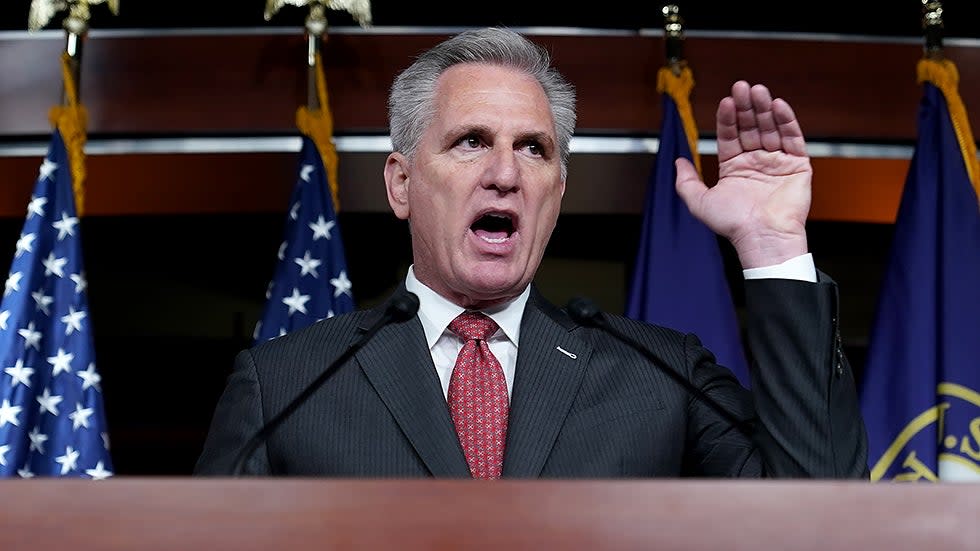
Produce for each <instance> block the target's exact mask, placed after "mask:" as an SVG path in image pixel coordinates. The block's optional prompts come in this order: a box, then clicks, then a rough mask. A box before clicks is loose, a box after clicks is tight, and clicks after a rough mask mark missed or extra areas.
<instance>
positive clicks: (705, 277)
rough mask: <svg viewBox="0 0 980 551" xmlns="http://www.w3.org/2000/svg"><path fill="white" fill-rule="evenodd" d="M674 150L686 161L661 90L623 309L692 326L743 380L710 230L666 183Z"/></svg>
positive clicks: (737, 335)
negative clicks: (658, 118)
mask: <svg viewBox="0 0 980 551" xmlns="http://www.w3.org/2000/svg"><path fill="white" fill-rule="evenodd" d="M678 157H685V158H687V159H689V160H692V162H693V155H692V153H691V147H690V145H689V142H688V137H687V134H686V133H685V130H684V121H683V119H682V115H681V113H680V112H679V110H678V107H677V103H675V101H674V99H673V98H672V97H671V96H670V95H669V94H666V93H664V94H663V123H662V127H661V130H660V147H659V148H658V150H657V156H656V159H655V161H654V165H653V172H652V174H651V176H650V181H649V184H648V187H647V192H646V201H645V205H644V209H643V228H642V233H641V235H640V246H639V251H638V252H637V255H636V265H635V267H634V270H633V277H632V281H631V283H630V288H629V294H628V298H627V307H626V316H627V317H630V318H633V319H638V320H643V321H647V322H650V323H656V324H659V325H664V326H667V327H672V328H674V329H677V330H679V331H684V332H690V333H695V334H696V335H697V336H698V337H699V338H700V339H701V341H702V342H703V343H704V344H705V346H707V348H708V349H710V350H711V351H712V352H714V354H715V356H716V357H717V359H718V363H720V364H722V365H724V366H726V367H728V368H730V369H731V370H732V371H733V372H734V373H735V376H736V377H738V379H739V381H740V382H741V383H742V385H744V386H746V387H747V386H748V385H749V375H748V368H747V364H746V360H745V352H744V350H743V347H742V340H741V332H740V331H739V324H738V318H737V317H736V315H735V306H734V303H733V302H732V296H731V292H730V290H729V287H728V281H727V279H726V277H725V269H724V263H723V261H722V257H721V251H720V249H719V247H718V241H717V237H716V236H715V234H714V232H712V231H711V230H710V229H709V228H708V227H707V226H705V225H704V224H703V223H702V222H701V221H699V220H697V219H696V218H694V216H693V215H692V214H691V212H690V211H689V210H688V208H687V205H685V204H684V202H683V200H681V198H680V196H679V195H678V194H677V191H676V190H675V188H674V182H675V180H676V178H677V171H676V169H675V168H674V159H676V158H678Z"/></svg>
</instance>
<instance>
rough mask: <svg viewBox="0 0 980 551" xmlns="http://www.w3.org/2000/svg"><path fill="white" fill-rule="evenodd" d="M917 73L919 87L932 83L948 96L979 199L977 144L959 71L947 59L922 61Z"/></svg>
mask: <svg viewBox="0 0 980 551" xmlns="http://www.w3.org/2000/svg"><path fill="white" fill-rule="evenodd" d="M916 73H917V75H918V82H919V84H922V83H923V82H931V83H932V84H933V85H935V86H936V88H939V90H940V91H942V93H943V95H944V96H946V105H947V107H948V108H949V118H950V119H951V122H952V124H953V129H954V130H955V131H956V140H957V141H958V142H959V144H960V151H961V152H962V153H963V162H964V163H965V164H966V173H967V174H968V175H969V177H970V183H972V184H973V190H974V191H975V192H977V196H978V197H980V182H978V177H980V163H978V161H977V143H976V142H975V141H974V140H973V133H972V132H971V131H970V120H969V119H968V118H967V116H966V107H965V106H964V105H963V100H962V99H961V98H960V93H959V92H958V91H957V87H958V86H959V83H960V73H959V71H957V69H956V64H954V63H953V62H952V61H950V60H948V59H928V58H923V59H920V60H919V65H918V67H917V71H916Z"/></svg>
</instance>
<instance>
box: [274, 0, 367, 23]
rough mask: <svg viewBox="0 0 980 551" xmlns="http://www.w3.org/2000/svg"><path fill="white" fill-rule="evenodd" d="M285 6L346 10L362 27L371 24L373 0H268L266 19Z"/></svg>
mask: <svg viewBox="0 0 980 551" xmlns="http://www.w3.org/2000/svg"><path fill="white" fill-rule="evenodd" d="M283 6H310V7H311V8H315V7H317V6H319V7H320V9H323V8H329V9H331V10H340V11H346V12H347V13H349V14H351V15H352V16H353V17H354V20H355V21H357V23H358V24H359V25H360V26H362V27H368V26H370V25H371V0H266V3H265V20H266V21H268V20H270V19H272V16H274V15H275V14H276V13H277V12H278V11H279V10H280V9H281V8H282V7H283Z"/></svg>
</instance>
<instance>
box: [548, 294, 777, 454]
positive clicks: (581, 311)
mask: <svg viewBox="0 0 980 551" xmlns="http://www.w3.org/2000/svg"><path fill="white" fill-rule="evenodd" d="M565 309H566V310H568V313H569V315H571V316H572V319H573V320H575V322H576V323H578V324H579V325H584V326H586V327H595V328H596V329H599V330H601V331H604V332H606V333H608V334H609V335H612V336H613V337H615V338H616V339H618V340H620V341H622V342H624V343H626V344H627V345H628V346H630V347H631V348H633V349H634V350H636V351H638V352H640V353H641V354H643V355H644V356H645V357H646V358H647V359H648V360H650V363H652V364H653V365H655V366H656V367H657V368H658V369H659V370H660V371H661V372H663V373H665V374H667V375H668V376H669V377H670V378H671V379H673V380H674V381H675V382H676V383H677V384H679V385H681V386H682V387H684V388H685V389H686V390H687V391H688V392H690V393H691V394H693V395H694V396H695V397H696V398H697V399H698V400H701V401H702V402H704V403H705V404H708V407H710V408H711V409H713V410H715V413H717V414H718V415H720V416H721V417H722V418H723V419H725V420H726V421H728V422H729V423H730V424H731V425H732V426H734V427H735V428H736V429H738V430H739V431H740V432H741V433H742V434H744V435H745V436H746V437H747V438H749V439H750V440H752V441H753V442H754V443H756V444H758V434H757V433H756V431H755V429H754V428H753V427H752V426H751V425H750V424H748V423H747V422H745V421H744V420H742V419H739V418H738V417H735V416H734V415H733V414H731V413H730V412H729V411H728V410H726V409H725V408H724V406H722V405H721V404H719V403H718V401H717V400H715V399H714V398H712V397H711V396H708V394H707V393H706V392H704V391H703V390H701V389H700V388H698V387H696V386H694V383H692V382H691V381H689V380H688V379H687V377H685V376H683V375H681V374H680V373H678V372H677V371H676V370H675V369H674V368H672V367H671V366H670V365H669V364H668V363H667V362H666V361H664V360H663V359H662V358H660V357H659V356H657V355H656V354H654V353H653V351H652V350H650V349H649V348H647V347H646V346H645V345H644V344H643V343H641V342H639V341H637V340H636V339H634V338H632V337H630V336H629V335H626V334H624V333H623V332H622V331H619V330H618V329H616V328H615V327H613V326H611V325H610V324H609V322H608V321H606V318H605V316H604V315H603V313H602V310H600V309H599V307H598V306H596V304H595V303H594V302H592V301H591V300H589V299H587V298H583V297H576V298H573V299H572V300H570V301H568V305H567V306H566V307H565ZM763 459H765V458H763Z"/></svg>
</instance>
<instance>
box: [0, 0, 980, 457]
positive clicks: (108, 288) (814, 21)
mask: <svg viewBox="0 0 980 551" xmlns="http://www.w3.org/2000/svg"><path fill="white" fill-rule="evenodd" d="M594 4H595V3H591V5H590V6H589V7H575V3H572V2H568V1H563V2H557V1H551V2H542V1H539V2H531V3H525V2H495V3H466V2H445V1H433V2H405V1H403V0H399V1H394V0H388V1H375V2H372V13H373V18H374V25H375V26H377V27H383V26H422V27H465V26H480V25H496V24H501V25H510V26H517V27H525V26H544V27H585V28H605V29H622V30H637V29H641V28H642V29H658V28H661V27H662V16H661V14H660V11H659V8H660V5H661V4H659V3H653V2H623V3H605V4H602V6H603V7H604V8H607V9H597V8H596V7H595V6H594ZM677 4H678V5H679V6H680V7H681V13H682V15H683V16H684V18H685V21H686V28H687V29H688V30H689V31H759V32H793V33H803V32H806V33H834V34H851V35H872V36H888V37H909V38H915V37H920V36H921V4H920V2H919V1H918V0H915V1H913V0H902V1H894V0H893V1H889V2H885V1H881V2H850V3H846V2H841V3H835V2H812V1H811V2H716V1H708V2H692V1H686V2H677ZM943 4H944V7H945V11H946V17H945V30H946V36H948V37H964V38H972V37H980V24H977V23H976V21H977V19H976V18H975V17H974V14H973V11H972V8H968V4H973V2H967V1H965V0H961V1H956V2H944V3H943ZM29 5H30V2H29V1H27V0H17V1H10V0H7V1H5V2H0V30H25V29H26V27H27V12H28V6H29ZM264 7H265V2H264V1H263V0H248V1H242V0H209V1H207V2H184V3H171V4H167V3H160V2H147V1H141V0H121V6H120V9H121V12H120V14H119V16H118V17H112V16H109V15H108V10H107V7H106V6H105V5H98V6H93V8H92V10H93V19H92V22H91V23H92V28H94V29H111V28H122V29H143V28H145V29H179V28H214V27H229V28H234V27H241V28H246V27H265V26H276V27H291V28H298V27H300V26H301V25H302V21H303V17H304V14H305V9H298V8H295V7H290V6H287V7H284V8H283V9H282V10H281V11H280V13H279V14H278V15H277V16H276V17H275V18H273V20H272V21H271V22H266V21H264V19H263V10H264ZM967 10H970V11H967ZM328 19H329V22H330V24H331V25H332V26H334V27H336V26H351V25H354V23H353V22H352V20H351V18H350V17H349V16H348V15H347V14H345V13H342V12H329V13H328ZM58 26H59V21H58V20H55V21H53V22H52V23H51V24H49V25H48V28H53V29H56V28H58ZM0 78H2V75H0ZM965 99H966V101H967V103H969V101H970V98H965ZM34 138H37V139H42V138H43V136H36V137H34ZM39 162H40V161H39ZM25 204H26V199H25ZM283 208H284V209H285V205H283ZM283 212H285V210H284V211H283ZM22 224H23V219H20V218H16V219H0V263H7V262H9V257H7V256H6V255H7V254H10V253H12V251H13V250H14V242H15V241H16V238H17V236H18V235H19V233H20V227H21V225H22ZM282 224H283V215H282V214H278V213H274V214H221V215H214V214H199V215H162V216H96V217H86V218H85V219H83V222H82V232H83V235H84V238H83V247H84V255H85V264H86V269H87V274H88V281H89V301H90V316H91V319H92V324H93V325H92V326H93V327H94V331H95V338H96V354H97V358H98V365H99V370H100V372H101V374H102V377H103V382H102V387H103V392H104V396H105V404H106V412H107V415H108V418H109V432H110V437H111V440H112V442H113V452H112V453H113V460H114V462H115V468H116V472H117V473H118V474H125V475H144V474H153V475H185V474H189V473H190V471H191V469H192V467H193V463H194V461H195V460H196V457H197V454H198V453H199V451H200V446H201V443H202V441H203V438H204V434H205V431H206V429H207V423H208V421H209V420H210V416H211V412H212V410H213V407H214V404H215V401H216V400H217V397H218V395H219V394H220V392H221V388H222V386H223V384H224V380H225V377H226V376H227V373H228V372H229V370H230V368H231V363H232V359H233V357H234V355H235V353H236V352H237V351H239V350H240V349H242V348H244V347H247V346H249V345H250V343H251V332H252V329H253V326H254V323H255V320H256V319H257V315H258V312H259V310H260V309H261V306H262V300H263V299H262V297H263V295H264V291H265V288H266V285H267V283H268V279H269V277H270V276H271V274H272V271H273V267H274V262H275V254H274V251H276V250H277V248H278V245H279V243H280V240H281V237H282V236H281V229H282ZM640 224H641V220H640V217H639V216H637V215H623V214H616V215H563V216H562V218H561V220H560V221H559V225H558V228H557V230H556V232H555V234H554V237H553V240H552V242H551V244H550V246H549V248H548V252H547V257H546V262H545V265H544V266H543V270H549V271H550V272H551V273H552V274H554V273H558V272H561V271H562V270H565V269H566V268H567V267H569V266H572V267H574V269H573V270H567V273H566V274H565V276H564V277H565V279H567V283H565V285H567V286H568V288H575V287H581V288H586V289H588V288H594V287H598V286H601V285H608V284H609V283H610V281H609V278H612V281H611V283H612V284H613V285H619V286H620V287H625V286H626V283H627V277H628V276H627V274H629V273H630V272H631V266H630V261H629V260H625V261H624V259H631V258H632V257H633V256H634V254H635V250H636V247H637V241H638V238H639V232H640ZM340 227H341V228H342V232H343V235H344V238H345V243H346V244H347V260H348V266H349V275H350V279H351V280H352V281H353V282H354V293H355V299H357V301H358V303H359V305H360V306H368V305H370V304H372V303H374V302H376V301H377V300H379V298H380V297H382V296H384V294H385V293H387V291H388V290H389V289H391V288H392V287H393V286H394V285H395V284H397V282H398V279H399V278H400V277H401V275H402V274H403V273H404V268H405V267H406V266H407V265H408V263H409V261H410V250H409V241H408V234H407V231H406V229H405V228H404V226H403V224H402V223H401V222H399V221H398V220H396V219H394V217H393V216H391V215H390V214H388V213H366V212H341V214H340ZM891 232H892V227H891V225H885V224H862V223H841V222H813V223H811V224H810V227H809V235H810V239H811V242H810V246H811V250H812V251H813V253H814V254H815V257H816V258H817V260H818V267H820V268H821V269H822V270H824V271H826V272H828V273H830V274H831V275H833V276H834V277H835V278H836V279H838V281H839V282H840V283H841V290H842V291H841V292H842V307H841V308H842V319H843V320H844V323H845V335H844V337H845V342H846V345H847V353H848V355H849V356H850V357H851V360H852V362H853V363H854V365H855V367H856V369H857V374H858V377H859V379H860V375H861V367H862V365H863V360H864V350H865V345H866V334H867V330H868V327H869V326H870V321H871V316H872V309H873V304H874V300H875V298H876V292H877V286H878V283H879V280H880V277H881V271H882V269H883V265H884V262H885V258H886V257H887V253H888V246H889V243H890V239H891ZM364 236H369V237H367V238H365V237H364ZM373 236H384V239H376V238H372V237H373ZM358 244H360V246H358ZM725 245H727V244H723V250H724V251H725V254H726V262H727V268H728V273H729V276H730V281H731V282H732V290H733V294H734V296H735V301H736V303H737V304H738V305H741V302H742V294H741V288H740V285H739V282H740V279H741V277H740V273H739V268H738V266H737V263H736V262H735V261H734V258H733V256H732V254H731V250H730V248H728V247H727V246H725ZM4 251H7V252H6V253H5V252H4ZM4 265H5V264H4ZM583 267H584V268H583ZM561 292H564V290H561ZM618 292H619V293H622V291H621V290H620V291H618ZM553 298H556V299H558V298H560V297H553ZM848 324H849V325H848Z"/></svg>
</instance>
